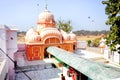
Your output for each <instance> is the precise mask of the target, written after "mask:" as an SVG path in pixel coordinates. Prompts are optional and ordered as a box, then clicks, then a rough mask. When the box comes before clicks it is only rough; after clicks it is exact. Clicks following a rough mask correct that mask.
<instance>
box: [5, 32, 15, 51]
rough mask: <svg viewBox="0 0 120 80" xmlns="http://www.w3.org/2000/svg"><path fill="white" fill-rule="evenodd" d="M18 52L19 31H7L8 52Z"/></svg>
mask: <svg viewBox="0 0 120 80" xmlns="http://www.w3.org/2000/svg"><path fill="white" fill-rule="evenodd" d="M10 49H16V50H17V31H15V30H7V50H10Z"/></svg>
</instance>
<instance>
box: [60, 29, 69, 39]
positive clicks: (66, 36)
mask: <svg viewBox="0 0 120 80" xmlns="http://www.w3.org/2000/svg"><path fill="white" fill-rule="evenodd" d="M60 32H61V34H62V36H63V40H69V39H70V36H69V34H67V33H66V32H65V31H63V30H60Z"/></svg>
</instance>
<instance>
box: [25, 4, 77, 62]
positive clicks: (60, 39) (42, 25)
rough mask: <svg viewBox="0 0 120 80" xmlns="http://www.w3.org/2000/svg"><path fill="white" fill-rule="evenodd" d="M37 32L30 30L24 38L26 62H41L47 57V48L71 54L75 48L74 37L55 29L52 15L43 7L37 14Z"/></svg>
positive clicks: (72, 34)
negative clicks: (57, 48) (62, 50)
mask: <svg viewBox="0 0 120 80" xmlns="http://www.w3.org/2000/svg"><path fill="white" fill-rule="evenodd" d="M37 26H38V27H37V30H35V29H34V28H33V27H32V28H30V29H29V30H28V31H27V33H26V36H25V45H26V47H25V48H26V55H27V59H28V60H43V59H44V58H45V57H48V56H49V54H48V53H47V52H46V49H47V47H49V46H51V45H52V46H57V47H59V48H62V49H64V50H67V51H70V52H73V51H74V50H75V48H76V35H75V34H74V33H72V32H71V33H69V34H68V33H66V32H65V31H63V30H62V29H60V28H57V27H56V22H55V20H54V15H53V14H52V13H51V12H50V11H49V10H48V9H47V6H46V7H45V10H44V12H42V13H40V14H39V18H38V22H37Z"/></svg>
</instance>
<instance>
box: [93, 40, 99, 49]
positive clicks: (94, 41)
mask: <svg viewBox="0 0 120 80" xmlns="http://www.w3.org/2000/svg"><path fill="white" fill-rule="evenodd" d="M99 44H100V38H96V39H94V40H93V46H94V47H98V46H99Z"/></svg>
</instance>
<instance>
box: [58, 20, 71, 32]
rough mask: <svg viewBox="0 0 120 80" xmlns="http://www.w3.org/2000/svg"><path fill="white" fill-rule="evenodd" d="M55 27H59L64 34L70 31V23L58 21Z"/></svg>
mask: <svg viewBox="0 0 120 80" xmlns="http://www.w3.org/2000/svg"><path fill="white" fill-rule="evenodd" d="M57 27H59V28H60V29H62V30H63V31H65V32H70V31H72V26H71V21H70V20H68V21H64V20H61V19H59V20H58V22H57Z"/></svg>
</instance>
